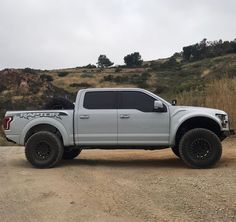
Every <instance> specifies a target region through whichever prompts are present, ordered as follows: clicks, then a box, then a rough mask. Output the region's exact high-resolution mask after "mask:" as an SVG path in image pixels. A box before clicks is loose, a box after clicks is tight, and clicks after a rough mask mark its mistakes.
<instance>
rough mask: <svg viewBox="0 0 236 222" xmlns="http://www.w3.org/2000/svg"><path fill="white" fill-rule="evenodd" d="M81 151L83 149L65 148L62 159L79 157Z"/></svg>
mask: <svg viewBox="0 0 236 222" xmlns="http://www.w3.org/2000/svg"><path fill="white" fill-rule="evenodd" d="M80 152H81V149H73V148H67V147H66V148H64V153H63V156H62V159H65V160H72V159H74V158H75V157H77V156H78V155H79V154H80Z"/></svg>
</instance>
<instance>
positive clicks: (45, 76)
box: [40, 74, 53, 82]
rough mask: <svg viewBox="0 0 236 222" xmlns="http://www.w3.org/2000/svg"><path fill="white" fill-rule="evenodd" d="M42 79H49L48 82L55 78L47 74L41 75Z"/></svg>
mask: <svg viewBox="0 0 236 222" xmlns="http://www.w3.org/2000/svg"><path fill="white" fill-rule="evenodd" d="M40 79H41V80H43V81H47V82H52V81H53V78H52V77H51V76H49V75H46V74H42V75H40Z"/></svg>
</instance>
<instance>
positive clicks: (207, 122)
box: [172, 116, 221, 145]
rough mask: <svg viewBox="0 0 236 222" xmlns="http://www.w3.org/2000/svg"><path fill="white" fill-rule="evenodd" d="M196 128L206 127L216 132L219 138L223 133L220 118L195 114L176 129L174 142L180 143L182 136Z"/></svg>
mask: <svg viewBox="0 0 236 222" xmlns="http://www.w3.org/2000/svg"><path fill="white" fill-rule="evenodd" d="M195 128H204V129H208V130H210V131H212V132H213V133H215V134H216V135H217V136H218V137H219V138H220V135H221V125H220V123H219V122H218V120H216V119H213V118H212V117H208V116H193V117H190V118H187V119H185V120H183V121H182V122H181V123H180V124H179V126H178V127H177V128H176V130H175V134H174V135H175V137H174V138H173V141H172V143H174V144H177V145H178V143H179V141H180V139H181V138H182V136H183V135H184V134H185V133H186V132H187V131H189V130H191V129H195Z"/></svg>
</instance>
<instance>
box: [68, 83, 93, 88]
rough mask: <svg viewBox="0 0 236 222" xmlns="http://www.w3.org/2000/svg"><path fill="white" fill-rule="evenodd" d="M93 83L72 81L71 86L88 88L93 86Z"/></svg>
mask: <svg viewBox="0 0 236 222" xmlns="http://www.w3.org/2000/svg"><path fill="white" fill-rule="evenodd" d="M91 86H92V85H91V84H89V83H86V82H81V83H72V84H70V87H76V88H77V87H78V88H81V87H82V88H88V87H91Z"/></svg>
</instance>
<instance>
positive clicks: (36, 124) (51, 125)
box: [20, 118, 71, 146]
mask: <svg viewBox="0 0 236 222" xmlns="http://www.w3.org/2000/svg"><path fill="white" fill-rule="evenodd" d="M39 131H50V132H53V133H55V134H57V135H58V136H59V137H60V138H61V140H62V143H63V145H64V146H68V145H71V144H70V143H69V136H68V133H67V131H66V129H65V128H64V127H63V125H62V124H61V123H59V122H58V121H56V120H52V119H50V120H47V119H46V118H45V119H44V120H42V119H41V120H39V119H38V120H35V121H31V122H29V123H28V124H27V125H26V126H25V127H24V128H23V130H22V133H21V136H20V144H22V145H25V143H26V142H27V140H28V139H29V137H30V136H32V135H33V134H34V133H36V132H39Z"/></svg>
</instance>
